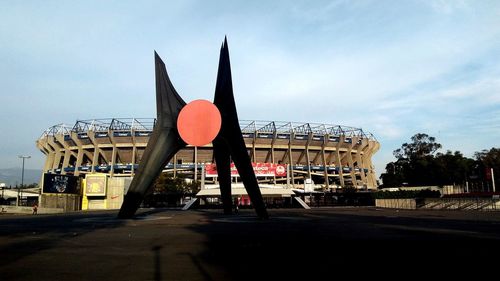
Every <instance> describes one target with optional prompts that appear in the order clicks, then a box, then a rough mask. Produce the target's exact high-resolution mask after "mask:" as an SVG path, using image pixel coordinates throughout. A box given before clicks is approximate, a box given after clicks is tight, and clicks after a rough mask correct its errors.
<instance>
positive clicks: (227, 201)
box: [118, 38, 268, 219]
mask: <svg viewBox="0 0 500 281" xmlns="http://www.w3.org/2000/svg"><path fill="white" fill-rule="evenodd" d="M155 70H156V104H157V108H156V110H157V122H156V125H155V127H154V130H153V134H152V136H151V138H150V139H149V142H148V145H147V147H146V150H145V151H144V155H143V157H142V160H141V163H140V165H139V169H138V170H137V173H136V175H135V176H134V179H133V180H132V183H131V184H130V188H129V191H128V192H127V194H126V195H125V198H124V201H123V204H122V207H121V209H120V212H119V214H118V217H119V218H131V217H132V216H133V215H134V214H135V212H136V211H137V209H138V208H139V205H140V204H141V202H142V200H143V198H144V196H145V194H146V193H147V192H148V191H149V190H150V189H151V188H152V187H153V184H154V181H155V180H156V178H158V176H159V175H160V173H161V171H162V170H163V167H165V165H166V164H167V163H168V162H169V161H170V159H172V157H173V156H174V155H175V153H177V152H178V151H179V150H180V149H182V148H183V147H185V146H186V143H185V142H184V141H183V140H182V139H181V137H180V136H179V132H178V130H177V123H176V121H177V117H178V116H179V112H180V111H181V109H182V108H183V107H184V105H186V103H185V102H184V101H183V100H182V98H181V97H180V96H179V95H178V94H177V92H176V91H175V89H174V87H173V86H172V83H171V82H170V79H169V78H168V74H167V71H166V69H165V64H164V63H163V61H162V60H161V59H160V57H159V56H158V54H157V53H156V52H155ZM214 104H215V105H216V106H217V108H218V109H219V112H220V114H221V118H222V125H221V129H220V131H219V134H218V135H217V137H216V138H215V140H214V141H213V147H214V158H215V161H216V165H217V173H218V175H219V183H220V190H221V198H222V204H223V208H224V213H225V214H231V213H232V200H231V199H232V198H231V174H230V162H231V160H233V161H234V163H235V165H236V168H237V169H238V172H239V174H240V177H241V179H242V181H243V184H244V185H245V188H246V190H247V193H248V195H249V196H250V200H251V201H252V204H253V205H254V207H255V211H256V213H257V215H258V216H259V217H260V218H262V219H265V218H268V214H267V210H266V207H265V205H264V200H263V199H262V194H261V193H260V189H259V185H258V183H257V179H256V177H255V173H254V171H253V168H252V163H251V162H250V157H249V156H248V152H247V149H246V146H245V142H244V141H243V137H242V134H241V129H240V126H239V123H238V115H237V112H236V105H235V102H234V94H233V85H232V80H231V65H230V62H229V50H228V47H227V39H226V38H224V43H223V44H222V47H221V51H220V58H219V69H218V73H217V83H216V87H215V97H214Z"/></svg>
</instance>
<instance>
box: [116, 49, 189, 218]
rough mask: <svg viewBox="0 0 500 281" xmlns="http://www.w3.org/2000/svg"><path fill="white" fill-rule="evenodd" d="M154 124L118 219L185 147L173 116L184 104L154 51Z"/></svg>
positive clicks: (136, 205)
mask: <svg viewBox="0 0 500 281" xmlns="http://www.w3.org/2000/svg"><path fill="white" fill-rule="evenodd" d="M155 72H156V124H155V127H154V129H153V134H152V135H151V137H150V138H149V141H148V145H147V146H146V149H145V151H144V154H143V156H142V160H141V163H140V165H139V169H137V173H136V174H135V176H134V179H133V180H132V183H130V188H129V190H128V192H127V194H126V195H125V198H124V200H123V204H122V207H121V209H120V212H119V213H118V217H119V218H131V217H132V216H133V215H134V214H135V212H136V211H137V209H138V208H139V205H140V204H141V202H142V200H143V199H144V196H145V195H146V193H147V192H148V191H149V190H150V189H151V188H153V185H154V182H155V180H156V179H157V178H158V176H159V175H160V174H161V171H162V170H163V168H164V167H165V165H167V164H168V162H169V161H170V159H172V157H174V155H175V153H177V151H179V150H180V149H182V148H183V147H185V146H186V143H185V142H184V141H183V140H182V139H181V137H180V136H179V133H178V132H177V116H178V115H179V112H180V111H181V109H182V107H184V105H186V103H185V102H184V100H183V99H182V98H181V97H180V96H179V94H177V92H176V91H175V88H174V86H173V85H172V83H171V82H170V79H169V78H168V74H167V70H166V68H165V64H164V63H163V61H162V60H161V58H160V56H158V54H157V53H156V52H155Z"/></svg>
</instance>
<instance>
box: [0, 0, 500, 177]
mask: <svg viewBox="0 0 500 281" xmlns="http://www.w3.org/2000/svg"><path fill="white" fill-rule="evenodd" d="M224 36H227V38H228V45H229V52H230V57H231V67H232V75H233V87H234V92H235V99H236V105H237V108H238V114H239V118H240V119H242V120H274V121H294V122H310V123H326V124H332V125H333V124H337V125H345V126H352V127H358V128H362V129H363V130H364V131H366V132H371V133H372V134H373V135H374V136H375V137H376V139H377V140H378V141H379V142H380V144H381V148H380V150H379V151H378V152H377V153H376V154H375V155H374V157H373V162H374V165H375V170H376V173H377V176H379V175H380V173H382V172H384V171H385V166H386V164H387V163H388V162H390V161H394V160H395V159H394V157H393V155H392V152H393V151H394V150H395V149H397V148H400V147H401V145H402V144H403V143H405V142H410V138H411V137H412V136H413V135H415V134H417V133H426V134H428V135H430V136H434V137H436V140H437V142H438V143H441V144H442V146H443V148H442V150H441V152H446V150H452V151H456V150H458V151H460V152H462V153H463V154H464V155H465V156H467V157H473V155H474V152H476V151H481V150H483V149H490V148H492V147H500V2H499V1H486V0H485V1H460V0H456V1H445V0H441V1H437V0H436V1H432V0H428V1H423V0H422V1H420V0H419V1H411V0H406V1H396V0H393V1H363V0H359V1H341V0H339V1H321V0H320V1H300V0H299V1H287V0H283V1H238V0H236V1H234V0H233V1H217V0H216V1H195V0H193V1H189V0H188V1H91V0H88V1H10V0H3V1H1V2H0V85H1V87H0V106H1V107H0V120H1V122H0V132H1V135H0V168H10V167H20V166H21V164H22V161H21V159H19V158H18V155H30V156H31V158H30V159H27V160H26V162H25V165H26V168H31V169H42V167H43V163H44V160H45V156H44V155H43V154H42V153H41V152H40V151H39V150H38V149H37V148H36V146H35V141H36V140H37V139H38V138H39V137H40V136H41V135H42V133H43V132H44V130H45V129H47V128H48V127H50V126H52V125H56V124H60V123H64V124H67V125H70V126H72V125H73V124H74V123H75V121H76V120H86V119H95V118H112V117H115V118H153V117H155V116H156V111H155V110H156V108H155V80H154V79H155V78H154V55H153V54H154V51H155V50H156V51H157V52H158V54H159V55H160V56H161V57H162V58H163V60H164V62H165V64H166V66H167V70H168V73H169V75H170V78H171V80H172V83H173V85H174V87H175V88H176V89H177V91H178V92H179V93H180V95H181V96H182V97H183V98H184V100H186V101H187V102H189V101H191V100H195V99H207V100H212V99H213V94H214V89H215V79H216V75H217V66H218V59H219V51H220V46H221V43H222V41H223V39H224Z"/></svg>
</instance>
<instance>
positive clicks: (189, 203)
mask: <svg viewBox="0 0 500 281" xmlns="http://www.w3.org/2000/svg"><path fill="white" fill-rule="evenodd" d="M196 200H198V198H196V197H195V198H193V199H191V200H190V201H189V202H187V203H186V205H184V207H182V210H183V211H186V210H187V209H189V208H191V206H193V204H194V202H196Z"/></svg>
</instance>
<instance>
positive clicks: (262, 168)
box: [205, 163, 286, 177]
mask: <svg viewBox="0 0 500 281" xmlns="http://www.w3.org/2000/svg"><path fill="white" fill-rule="evenodd" d="M252 166H253V171H254V173H255V176H256V177H274V176H276V177H286V165H284V164H271V163H252ZM205 174H206V177H216V176H217V166H216V165H215V164H206V165H205ZM231 176H232V177H238V176H239V174H238V170H237V169H236V166H235V165H234V163H231Z"/></svg>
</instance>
